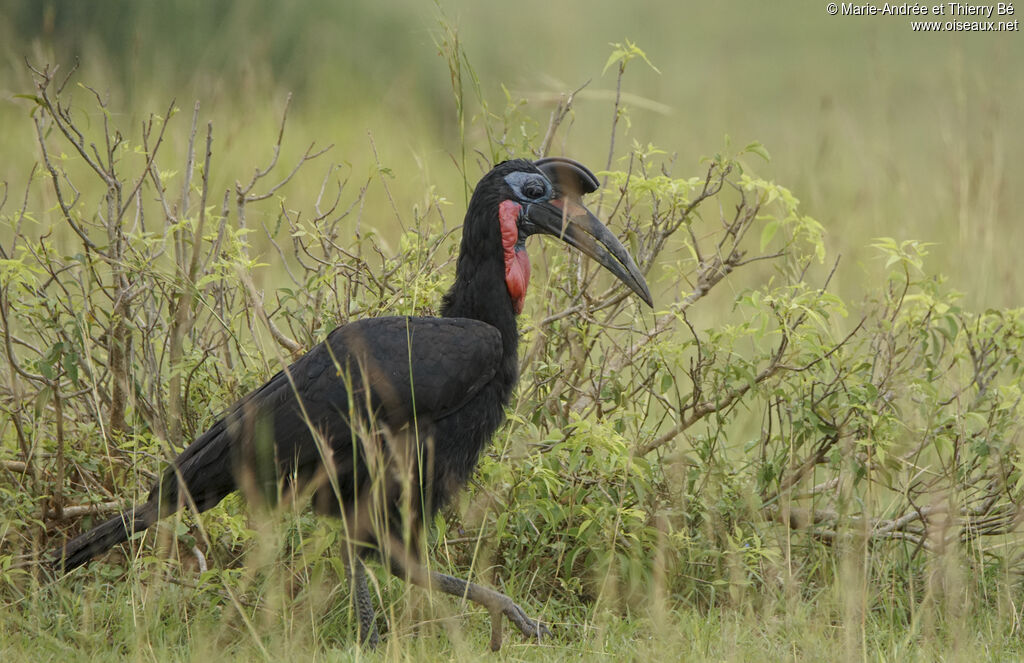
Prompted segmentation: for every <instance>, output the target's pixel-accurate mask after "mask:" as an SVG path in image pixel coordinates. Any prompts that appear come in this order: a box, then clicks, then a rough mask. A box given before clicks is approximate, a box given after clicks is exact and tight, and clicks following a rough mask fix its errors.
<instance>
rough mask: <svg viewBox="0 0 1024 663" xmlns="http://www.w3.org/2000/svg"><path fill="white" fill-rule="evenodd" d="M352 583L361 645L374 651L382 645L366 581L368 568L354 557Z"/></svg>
mask: <svg viewBox="0 0 1024 663" xmlns="http://www.w3.org/2000/svg"><path fill="white" fill-rule="evenodd" d="M349 573H350V576H351V577H350V582H351V588H352V605H353V607H354V608H355V611H356V620H357V621H358V622H359V644H361V645H364V646H366V647H368V648H369V649H374V648H376V647H377V645H378V644H379V643H380V634H379V633H378V632H377V621H376V619H375V615H374V612H373V600H372V598H371V597H370V586H369V584H368V583H367V581H366V567H365V566H363V560H361V559H359V557H358V556H355V555H354V556H353V557H352V561H351V562H350V563H349Z"/></svg>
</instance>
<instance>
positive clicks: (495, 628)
mask: <svg viewBox="0 0 1024 663" xmlns="http://www.w3.org/2000/svg"><path fill="white" fill-rule="evenodd" d="M503 598H504V599H505V600H504V601H502V602H501V605H500V606H495V608H497V609H491V611H490V612H491V651H498V650H499V649H501V627H502V619H501V616H502V615H505V616H506V617H508V620H509V621H510V622H512V623H513V624H515V625H516V626H517V627H519V630H520V631H522V633H523V635H525V636H526V637H527V638H530V639H531V640H536V641H537V642H540V641H541V640H542V639H543V638H550V637H551V630H550V629H548V627H547V626H545V625H544V624H543V623H542V622H541V621H540V620H539V619H531V618H530V617H529V616H528V615H527V614H526V611H525V610H523V609H522V608H520V607H519V606H518V605H517V604H516V603H514V602H513V601H512V599H510V598H508V597H507V596H503Z"/></svg>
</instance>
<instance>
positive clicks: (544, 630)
mask: <svg viewBox="0 0 1024 663" xmlns="http://www.w3.org/2000/svg"><path fill="white" fill-rule="evenodd" d="M429 578H430V580H429V581H428V584H427V585H426V587H427V588H428V589H430V588H432V587H436V588H438V589H440V590H441V591H442V592H444V593H445V594H451V595H452V596H459V597H463V598H466V599H469V600H470V601H473V602H474V603H478V604H480V605H482V606H484V607H485V608H487V610H488V612H490V613H491V650H492V651H498V650H499V649H500V648H501V627H502V621H501V616H502V615H505V616H506V617H508V619H509V621H511V622H512V623H513V624H515V625H516V626H518V627H519V630H520V631H522V632H523V635H525V636H526V637H528V638H531V639H536V640H538V641H539V640H540V639H541V638H544V637H550V636H551V631H550V630H548V627H547V626H545V625H544V624H542V623H541V621H540V620H539V619H530V617H528V616H527V614H526V611H525V610H523V609H522V608H520V607H519V606H518V605H517V604H516V603H515V602H514V601H512V599H510V598H509V597H508V596H505V595H504V594H502V593H501V592H498V591H495V590H493V589H489V588H487V587H484V586H482V585H478V584H476V583H474V582H470V581H468V580H462V579H461V578H456V577H454V576H450V575H445V574H444V573H439V572H437V571H431V572H430V575H429ZM413 581H414V582H415V579H414V580H413ZM417 584H421V583H418V582H417Z"/></svg>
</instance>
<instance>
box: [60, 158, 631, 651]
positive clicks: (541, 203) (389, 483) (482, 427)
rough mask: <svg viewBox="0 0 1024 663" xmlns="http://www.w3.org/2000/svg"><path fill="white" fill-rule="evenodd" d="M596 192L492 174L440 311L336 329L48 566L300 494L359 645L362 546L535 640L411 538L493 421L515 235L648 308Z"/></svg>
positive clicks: (505, 355)
mask: <svg viewBox="0 0 1024 663" xmlns="http://www.w3.org/2000/svg"><path fill="white" fill-rule="evenodd" d="M596 186H597V181H596V178H594V176H593V174H592V173H590V171H588V170H587V169H586V168H584V167H583V166H581V165H580V164H578V163H576V162H573V161H570V160H567V159H544V160H540V161H538V162H533V163H531V162H529V161H523V160H516V161H509V162H504V163H502V164H499V165H498V166H496V167H495V168H494V169H493V170H492V171H491V172H489V173H488V174H487V175H486V176H485V177H484V178H483V179H482V180H481V181H480V183H479V184H478V185H477V188H476V190H475V191H474V194H473V197H472V199H471V200H470V203H469V208H468V210H467V212H466V220H465V224H464V227H463V238H462V244H461V247H460V253H459V258H458V262H457V266H456V276H455V282H454V283H453V285H452V287H451V289H450V290H449V291H448V293H447V294H446V295H445V297H444V300H443V302H442V306H441V314H442V317H440V318H426V317H386V318H368V319H363V320H357V321H354V322H351V323H349V324H346V325H343V326H341V327H338V328H337V329H335V330H334V331H332V332H331V333H330V334H329V335H328V337H327V338H326V339H325V340H324V341H323V342H321V343H319V344H318V345H316V346H315V347H314V348H313V349H312V350H310V351H309V352H308V353H307V354H306V355H304V356H303V357H302V358H300V359H298V360H297V361H296V362H294V363H293V364H291V365H290V366H289V367H288V368H287V369H285V370H282V371H281V372H279V373H278V374H277V375H275V376H274V377H273V378H271V379H270V380H269V381H268V382H267V383H266V384H265V385H263V386H262V387H260V388H259V389H256V390H255V391H253V392H251V393H249V394H248V395H246V396H245V397H243V398H242V399H241V400H239V401H238V402H237V403H236V404H235V405H234V406H232V407H231V408H230V409H229V410H228V411H227V413H226V414H225V415H224V416H223V417H222V418H221V419H220V420H219V421H217V423H215V424H214V425H213V426H212V427H211V428H210V429H209V430H207V431H206V432H205V433H203V434H202V435H200V436H199V437H197V438H196V439H195V440H194V441H193V442H192V444H190V445H189V446H188V447H187V448H186V449H185V450H184V451H182V453H181V454H180V455H179V456H178V457H177V458H176V459H175V460H174V461H173V463H171V465H170V467H169V468H168V469H167V470H166V472H165V473H164V474H163V476H162V478H161V479H160V480H159V481H158V482H157V483H156V485H155V486H154V487H153V489H152V491H151V493H150V495H149V498H148V499H147V501H146V502H145V503H144V504H142V505H141V506H138V507H136V508H135V509H133V510H130V511H127V512H125V513H123V514H121V515H119V516H117V517H115V518H112V519H110V520H108V521H107V522H105V523H103V524H101V525H99V526H97V527H96V528H94V529H92V530H90V531H88V532H85V533H84V534H81V535H79V536H78V537H76V538H74V539H72V540H70V541H68V542H67V543H65V544H64V545H63V546H61V547H60V548H59V549H57V550H56V551H55V552H54V554H53V558H52V559H53V563H54V565H55V566H56V567H57V568H60V569H63V570H70V569H73V568H75V567H78V566H81V565H82V564H85V563H86V562H88V561H89V560H90V559H91V558H92V557H94V556H95V555H97V554H99V553H101V552H103V551H105V550H107V549H109V548H110V547H111V546H113V545H116V544H117V543H120V542H122V541H125V540H127V538H128V537H129V536H130V535H131V534H132V533H134V532H136V531H139V530H142V529H145V528H146V527H149V526H150V525H152V524H153V523H154V522H156V521H157V520H158V519H160V518H162V517H164V516H167V515H169V514H170V513H173V512H174V511H176V510H178V509H179V508H182V507H185V506H188V507H190V508H193V509H195V510H197V511H203V510H206V509H209V508H210V507H212V506H214V505H216V504H217V503H218V502H220V501H221V500H222V499H223V498H224V497H225V496H227V495H228V494H229V493H231V492H234V491H236V490H239V489H241V490H242V491H243V493H244V494H245V495H246V496H247V497H248V498H250V499H267V500H275V499H277V498H278V497H279V496H280V495H281V494H282V493H285V494H293V493H298V494H302V495H305V494H306V493H307V492H308V493H311V494H312V499H313V503H314V507H315V508H316V510H317V511H318V512H321V513H327V514H333V515H339V516H342V517H343V518H344V521H345V523H346V526H347V527H348V537H349V539H350V540H351V541H352V542H353V543H354V544H355V546H356V548H355V554H354V555H351V554H350V555H349V557H350V558H349V559H348V560H347V561H348V563H349V565H350V569H351V573H352V581H353V583H354V585H353V588H354V591H353V597H354V601H355V605H356V611H357V615H358V619H359V633H360V639H361V640H363V641H364V642H368V643H369V644H373V643H375V642H376V640H377V637H378V636H377V631H376V626H375V624H374V615H373V608H372V604H371V601H370V595H369V590H368V588H367V585H366V580H365V576H364V569H363V567H362V562H361V560H360V557H362V556H364V555H366V554H370V553H374V552H375V553H376V554H378V555H380V556H381V558H382V559H384V560H385V561H386V562H387V563H388V564H389V566H390V567H391V569H392V570H393V571H394V572H396V573H399V574H402V575H403V576H404V577H406V578H407V579H409V580H412V581H413V582H416V583H417V584H421V585H425V586H428V587H433V588H437V589H441V590H442V591H445V592H447V593H450V594H454V595H458V596H465V597H466V598H468V599H469V600H472V601H475V602H477V603H480V604H481V605H484V606H485V607H487V608H488V610H489V611H490V612H491V616H492V629H493V630H492V639H491V645H492V647H493V648H497V647H498V646H500V642H501V615H502V614H505V615H506V616H507V617H509V618H510V619H511V620H512V621H513V622H514V623H515V624H516V625H517V626H518V627H519V628H520V630H522V631H523V633H525V634H527V635H529V636H532V637H540V636H541V635H543V634H546V633H547V629H546V628H545V627H544V626H543V625H542V624H541V623H540V622H538V621H535V620H532V619H530V618H529V617H527V616H526V614H525V613H524V612H523V610H522V609H521V608H519V606H517V605H516V604H515V603H513V602H512V601H511V600H510V599H509V598H508V597H506V596H504V595H503V594H500V593H498V592H495V591H493V590H490V589H487V588H484V587H481V586H479V585H476V584H473V583H469V582H466V581H462V580H459V579H457V578H452V577H450V576H445V575H443V574H440V573H437V572H428V571H427V570H426V569H425V568H423V566H422V565H421V564H420V562H419V560H418V556H417V552H418V546H417V545H416V540H415V538H416V537H415V535H416V534H417V533H418V532H419V531H420V529H421V527H422V523H423V522H424V521H425V520H426V519H428V518H429V517H430V516H431V515H432V513H433V512H434V511H435V510H436V509H438V508H440V507H441V506H442V505H443V504H445V503H446V502H447V501H448V500H449V499H450V498H451V497H452V495H453V494H454V493H455V492H456V491H457V490H458V489H459V488H460V487H461V486H463V485H464V484H465V483H466V481H467V480H468V479H469V477H470V475H471V474H472V472H473V469H474V468H475V466H476V463H477V460H478V458H479V455H480V453H481V451H482V450H483V449H484V448H486V446H487V444H488V443H489V441H490V439H491V437H492V435H493V434H494V432H495V430H496V429H497V428H498V426H500V425H501V423H502V421H503V419H504V407H505V405H507V403H508V401H509V398H510V396H511V394H512V390H513V388H514V387H515V384H516V381H517V379H518V375H517V370H518V364H517V345H518V330H517V327H516V311H517V310H518V309H519V308H521V306H522V297H523V295H524V294H525V288H526V284H527V281H528V278H529V265H528V260H527V259H526V257H525V247H524V243H525V239H526V237H527V236H529V235H530V234H534V233H545V234H550V235H555V236H558V237H560V238H561V239H563V240H564V241H566V242H567V243H569V244H570V245H572V246H574V247H576V248H578V249H580V250H581V251H583V252H585V253H587V254H588V255H590V256H592V257H593V258H595V259H596V260H598V261H599V262H601V264H602V265H604V266H605V267H606V268H608V269H609V270H610V271H612V272H613V273H615V274H616V276H618V277H619V278H620V279H622V280H623V281H624V282H626V283H627V285H629V286H630V287H631V288H632V289H633V290H634V291H635V292H636V293H637V294H639V295H640V296H641V297H642V298H643V299H644V300H645V301H646V302H647V303H648V304H650V301H651V300H650V294H649V293H648V291H647V288H646V284H644V282H643V278H642V276H640V273H639V270H637V268H636V266H635V264H634V263H633V261H632V259H631V258H630V257H629V256H628V254H627V253H626V252H625V250H624V249H623V248H622V246H621V244H619V242H618V241H617V240H616V239H615V238H614V236H612V235H611V234H610V233H609V232H608V230H607V229H606V228H604V226H603V225H601V224H600V222H598V220H597V219H596V218H595V217H593V215H591V214H590V213H589V212H588V211H587V210H586V209H585V208H584V207H583V206H582V204H581V203H580V202H579V198H580V196H581V195H582V194H583V193H588V192H590V191H593V190H594V189H595V188H596ZM524 273H525V276H524ZM410 532H411V533H412V535H413V536H412V537H411V538H410V536H409V533H410Z"/></svg>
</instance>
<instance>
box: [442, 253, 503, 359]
mask: <svg viewBox="0 0 1024 663" xmlns="http://www.w3.org/2000/svg"><path fill="white" fill-rule="evenodd" d="M465 249H466V247H465V246H463V251H462V252H461V253H460V255H459V260H458V265H457V267H456V270H455V283H453V284H452V287H451V288H450V289H449V290H448V293H447V294H446V295H445V296H444V300H443V302H442V304H441V315H442V316H444V317H446V318H471V319H473V320H480V321H481V322H486V323H487V324H489V325H491V326H493V327H495V328H497V330H498V331H499V332H501V338H502V341H503V342H504V350H505V351H504V354H505V355H506V356H509V355H511V356H512V357H513V358H514V357H515V355H516V350H517V347H518V342H519V329H518V327H517V326H516V313H515V310H514V309H513V304H512V300H511V298H510V297H509V294H508V290H507V289H506V285H505V266H504V262H503V261H502V259H501V257H500V250H501V249H500V246H499V247H498V252H499V256H498V257H497V259H494V257H490V258H491V259H478V258H479V256H476V255H474V254H473V253H469V254H467V252H466V250H465Z"/></svg>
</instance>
